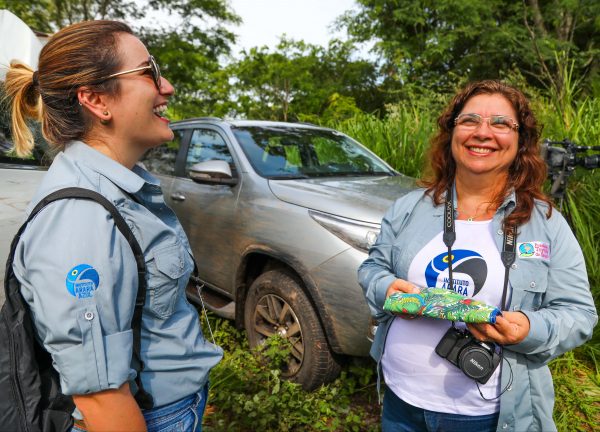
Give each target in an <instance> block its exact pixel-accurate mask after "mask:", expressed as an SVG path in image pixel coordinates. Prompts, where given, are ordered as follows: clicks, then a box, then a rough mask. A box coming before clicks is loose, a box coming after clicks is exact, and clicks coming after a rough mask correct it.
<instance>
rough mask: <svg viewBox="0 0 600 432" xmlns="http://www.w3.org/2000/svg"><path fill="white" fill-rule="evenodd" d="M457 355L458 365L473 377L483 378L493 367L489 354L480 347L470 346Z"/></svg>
mask: <svg viewBox="0 0 600 432" xmlns="http://www.w3.org/2000/svg"><path fill="white" fill-rule="evenodd" d="M459 357H460V358H459V365H460V366H459V367H460V368H461V369H462V371H463V372H464V373H465V375H467V376H468V377H470V378H473V379H480V378H483V377H484V376H486V375H487V374H489V373H490V371H491V370H493V368H494V365H493V364H492V356H491V354H490V353H489V352H488V351H486V350H485V349H484V348H482V347H477V346H470V347H469V348H468V349H465V350H463V351H462V352H461V353H460V356H459Z"/></svg>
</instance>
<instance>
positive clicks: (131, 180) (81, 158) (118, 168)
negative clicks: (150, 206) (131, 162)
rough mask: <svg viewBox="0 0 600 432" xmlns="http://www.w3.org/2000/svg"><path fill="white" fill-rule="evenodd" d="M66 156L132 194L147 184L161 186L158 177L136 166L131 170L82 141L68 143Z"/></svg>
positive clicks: (65, 151)
mask: <svg viewBox="0 0 600 432" xmlns="http://www.w3.org/2000/svg"><path fill="white" fill-rule="evenodd" d="M64 154H65V155H66V156H68V157H69V158H72V159H75V160H77V161H78V162H79V163H81V164H83V165H85V166H86V168H88V169H89V170H91V171H94V172H96V173H98V174H100V175H101V176H103V177H105V178H107V179H108V180H110V181H111V182H112V183H114V184H115V185H117V186H118V187H119V188H121V189H122V190H124V191H125V192H127V193H130V194H135V193H137V192H139V191H140V190H141V189H142V187H144V185H145V184H146V183H148V184H149V185H152V186H154V187H156V186H159V184H160V183H159V181H158V179H156V177H154V176H152V175H151V174H150V173H149V172H148V171H146V170H145V169H144V168H142V167H141V166H139V165H135V166H134V167H133V169H131V170H130V169H129V168H127V167H125V166H123V165H121V164H120V163H118V162H117V161H115V160H114V159H111V158H109V157H108V156H106V155H104V154H103V153H101V152H99V151H98V150H95V149H94V148H92V147H90V146H89V145H87V144H85V143H83V142H81V141H71V142H70V143H68V144H67V145H66V147H65V150H64Z"/></svg>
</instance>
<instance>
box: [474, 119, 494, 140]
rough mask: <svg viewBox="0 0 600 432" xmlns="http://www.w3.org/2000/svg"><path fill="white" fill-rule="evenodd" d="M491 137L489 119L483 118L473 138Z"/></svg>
mask: <svg viewBox="0 0 600 432" xmlns="http://www.w3.org/2000/svg"><path fill="white" fill-rule="evenodd" d="M492 135H493V132H492V128H491V126H490V119H489V118H484V119H483V121H482V122H481V123H479V125H478V126H477V128H476V129H475V136H476V137H481V138H487V137H490V136H492Z"/></svg>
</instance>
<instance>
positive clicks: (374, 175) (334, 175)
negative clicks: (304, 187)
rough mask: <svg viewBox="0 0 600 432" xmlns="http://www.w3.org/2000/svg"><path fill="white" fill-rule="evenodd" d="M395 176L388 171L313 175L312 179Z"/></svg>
mask: <svg viewBox="0 0 600 432" xmlns="http://www.w3.org/2000/svg"><path fill="white" fill-rule="evenodd" d="M382 175H384V176H393V175H396V174H395V173H394V172H391V171H390V172H388V171H374V172H368V171H358V172H356V171H337V172H336V171H331V172H317V173H311V177H378V176H382Z"/></svg>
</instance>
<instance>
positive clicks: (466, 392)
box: [381, 220, 510, 416]
mask: <svg viewBox="0 0 600 432" xmlns="http://www.w3.org/2000/svg"><path fill="white" fill-rule="evenodd" d="M491 222H492V221H491V220H490V221H482V222H479V221H474V222H468V221H460V220H457V221H456V241H455V242H454V245H453V246H452V254H453V256H454V259H453V260H454V265H453V267H452V278H453V279H454V290H455V291H456V292H458V293H460V294H463V295H466V296H468V297H474V298H476V299H477V300H481V301H483V302H485V303H487V304H490V305H495V306H498V307H500V302H501V301H502V288H503V284H504V272H505V269H504V265H503V264H502V261H501V259H500V253H499V252H498V248H497V247H496V244H495V241H494V239H495V233H494V232H492V223H491ZM442 235H443V232H441V231H440V233H439V234H438V235H437V236H436V237H435V238H434V239H433V240H431V241H430V242H429V243H428V244H426V245H424V247H423V249H421V250H420V251H419V252H418V253H417V254H416V255H415V257H414V259H413V261H412V262H411V264H410V267H409V270H408V280H409V281H410V282H411V283H413V284H415V285H417V286H419V287H434V286H435V287H438V288H448V259H447V254H448V247H447V246H446V245H445V244H444V242H443V240H442ZM507 298H510V286H509V291H508V293H507ZM501 309H502V308H501ZM450 325H451V323H450V321H446V320H439V319H434V318H424V317H421V318H417V319H414V320H406V319H402V318H395V319H394V321H393V323H392V325H391V326H390V329H389V333H388V335H387V339H386V342H385V350H384V353H383V357H382V360H381V361H382V366H383V375H384V378H385V382H386V385H387V386H388V387H389V388H390V389H391V390H392V391H393V392H394V393H395V394H396V395H397V396H398V397H399V398H401V399H402V400H404V401H405V402H407V403H409V404H411V405H413V406H417V407H420V408H423V409H427V410H430V411H438V412H445V413H454V414H462V415H471V416H474V415H485V414H492V413H495V412H497V411H498V410H499V409H500V399H499V398H498V399H496V400H493V401H486V400H484V399H483V398H482V397H481V396H480V394H479V391H478V390H477V383H476V381H474V380H473V379H471V378H469V377H467V376H466V375H464V374H463V372H462V371H461V370H460V369H459V368H458V367H456V366H454V365H453V364H452V363H450V362H449V361H448V360H446V359H444V358H442V357H440V356H439V355H437V354H436V353H435V347H436V345H437V344H438V342H439V341H440V339H441V338H442V337H443V336H444V334H445V333H446V331H447V330H448V329H449V328H450ZM456 326H457V327H463V328H464V323H456ZM479 387H480V389H481V392H482V393H483V395H484V396H485V397H486V398H488V399H490V398H494V397H496V396H498V395H499V394H500V367H498V368H497V369H496V371H495V372H494V374H493V375H492V376H491V378H490V379H489V381H488V382H487V383H486V384H479Z"/></svg>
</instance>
